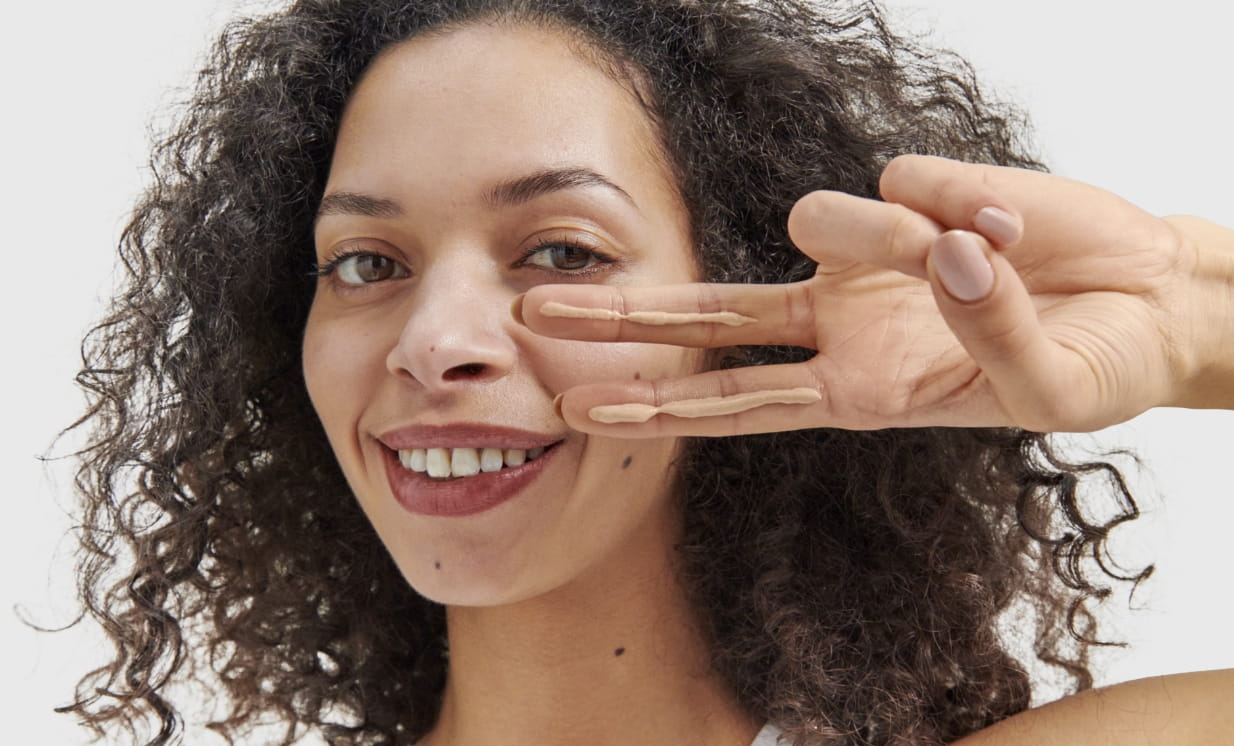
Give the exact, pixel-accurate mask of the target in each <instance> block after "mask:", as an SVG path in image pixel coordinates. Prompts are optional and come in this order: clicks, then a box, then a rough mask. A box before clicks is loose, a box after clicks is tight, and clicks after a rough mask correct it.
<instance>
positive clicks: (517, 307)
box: [510, 293, 527, 326]
mask: <svg viewBox="0 0 1234 746" xmlns="http://www.w3.org/2000/svg"><path fill="white" fill-rule="evenodd" d="M510 315H511V316H513V317H514V320H515V321H517V322H518V323H520V324H522V325H523V326H527V324H526V323H525V322H524V321H523V294H522V293H520V294H518V295H516V296H514V302H513V303H511V304H510Z"/></svg>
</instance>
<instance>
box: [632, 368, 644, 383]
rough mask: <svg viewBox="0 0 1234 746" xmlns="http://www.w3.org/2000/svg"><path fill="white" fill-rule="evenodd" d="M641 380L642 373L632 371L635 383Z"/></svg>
mask: <svg viewBox="0 0 1234 746" xmlns="http://www.w3.org/2000/svg"><path fill="white" fill-rule="evenodd" d="M642 378H643V374H642V373H639V372H638V371H637V370H636V371H634V380H636V381H640V380H642Z"/></svg>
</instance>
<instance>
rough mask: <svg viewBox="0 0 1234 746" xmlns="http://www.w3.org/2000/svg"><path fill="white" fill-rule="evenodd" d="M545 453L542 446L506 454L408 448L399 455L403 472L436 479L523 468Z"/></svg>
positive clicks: (466, 450)
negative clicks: (409, 471)
mask: <svg viewBox="0 0 1234 746" xmlns="http://www.w3.org/2000/svg"><path fill="white" fill-rule="evenodd" d="M545 450H546V449H545V448H544V447H543V446H537V447H536V448H532V449H530V450H523V449H521V448H511V449H509V450H506V451H503V450H501V449H500V448H483V449H481V448H427V449H426V448H408V449H405V450H401V451H399V452H398V460H399V463H401V464H402V465H403V468H404V469H409V470H411V471H415V472H419V473H421V474H423V473H427V474H428V475H429V476H430V477H432V478H434V479H448V478H450V477H474V476H475V475H477V474H479V473H480V472H494V471H501V469H502V468H503V467H507V466H520V465H522V464H524V463H526V462H528V461H532V460H534V459H537V458H539V457H540V456H542V455H544V451H545Z"/></svg>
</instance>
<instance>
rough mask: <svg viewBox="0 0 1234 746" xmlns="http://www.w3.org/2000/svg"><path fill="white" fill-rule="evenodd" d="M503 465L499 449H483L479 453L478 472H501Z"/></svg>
mask: <svg viewBox="0 0 1234 746" xmlns="http://www.w3.org/2000/svg"><path fill="white" fill-rule="evenodd" d="M503 463H504V462H503V461H502V458H501V449H500V448H485V449H484V450H483V451H481V452H480V471H501V467H502V464H503Z"/></svg>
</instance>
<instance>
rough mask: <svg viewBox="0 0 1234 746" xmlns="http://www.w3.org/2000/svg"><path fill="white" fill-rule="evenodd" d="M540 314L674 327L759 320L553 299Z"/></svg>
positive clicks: (728, 313)
mask: <svg viewBox="0 0 1234 746" xmlns="http://www.w3.org/2000/svg"><path fill="white" fill-rule="evenodd" d="M540 313H542V314H544V315H545V316H555V317H557V318H563V319H593V320H596V321H629V322H630V323H632V324H646V325H647V326H672V325H675V324H723V325H725V326H745V325H746V324H753V323H755V322H757V321H758V319H755V318H752V317H750V316H743V315H741V314H739V313H736V312H735V311H716V312H714V313H675V312H671V311H631V312H629V313H621V312H620V311H613V310H610V309H607V308H580V307H579V306H570V305H567V304H565V303H559V302H557V301H555V300H551V301H549V302H547V303H545V304H544V305H542V306H540Z"/></svg>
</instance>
